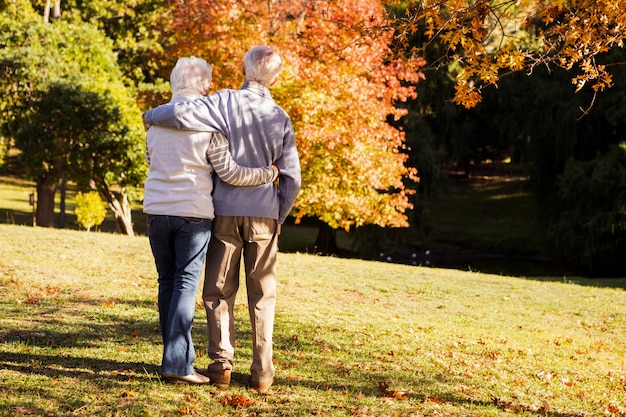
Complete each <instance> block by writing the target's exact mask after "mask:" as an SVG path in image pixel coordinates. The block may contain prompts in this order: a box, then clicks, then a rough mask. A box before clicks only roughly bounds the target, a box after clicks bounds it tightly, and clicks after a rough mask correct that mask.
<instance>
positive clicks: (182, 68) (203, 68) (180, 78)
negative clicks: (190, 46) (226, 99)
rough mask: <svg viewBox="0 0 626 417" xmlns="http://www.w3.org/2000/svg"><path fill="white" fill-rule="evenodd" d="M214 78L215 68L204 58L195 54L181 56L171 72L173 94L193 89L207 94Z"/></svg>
mask: <svg viewBox="0 0 626 417" xmlns="http://www.w3.org/2000/svg"><path fill="white" fill-rule="evenodd" d="M212 79H213V69H212V68H211V66H210V65H209V64H208V63H207V62H206V61H205V60H204V59H202V58H196V57H195V56H190V57H185V58H180V59H179V60H178V62H176V66H175V67H174V69H173V70H172V73H171V74H170V85H171V86H172V94H173V95H177V93H179V92H180V91H181V90H185V89H191V90H195V91H197V92H198V93H200V94H202V95H203V96H204V95H207V94H208V93H209V88H210V87H211V80H212Z"/></svg>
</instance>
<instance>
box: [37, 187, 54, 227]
mask: <svg viewBox="0 0 626 417" xmlns="http://www.w3.org/2000/svg"><path fill="white" fill-rule="evenodd" d="M56 190H57V183H56V178H54V177H50V176H47V175H40V176H39V178H37V208H36V209H35V223H36V225H37V226H42V227H54V195H55V194H56Z"/></svg>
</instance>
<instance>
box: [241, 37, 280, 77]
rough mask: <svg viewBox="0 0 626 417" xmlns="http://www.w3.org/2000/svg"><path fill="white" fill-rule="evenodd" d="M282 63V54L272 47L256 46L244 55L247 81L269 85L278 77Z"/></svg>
mask: <svg viewBox="0 0 626 417" xmlns="http://www.w3.org/2000/svg"><path fill="white" fill-rule="evenodd" d="M282 64H283V61H282V59H281V58H280V55H278V54H277V53H276V52H274V50H273V49H272V48H270V47H269V46H255V47H254V48H252V49H250V50H249V51H248V52H247V53H246V55H245V56H244V57H243V70H244V73H245V78H246V81H256V82H259V83H261V84H263V85H265V86H267V87H269V86H270V85H272V83H274V81H276V78H278V74H279V73H280V68H281V66H282Z"/></svg>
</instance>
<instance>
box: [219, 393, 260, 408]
mask: <svg viewBox="0 0 626 417" xmlns="http://www.w3.org/2000/svg"><path fill="white" fill-rule="evenodd" d="M220 404H222V405H223V406H224V407H226V406H230V407H252V406H253V405H254V401H253V400H251V399H250V398H247V397H244V396H242V395H228V396H224V397H222V398H220Z"/></svg>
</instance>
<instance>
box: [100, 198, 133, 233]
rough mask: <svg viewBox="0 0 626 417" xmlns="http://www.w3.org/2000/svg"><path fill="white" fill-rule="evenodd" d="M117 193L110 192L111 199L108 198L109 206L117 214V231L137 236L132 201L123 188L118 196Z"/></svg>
mask: <svg viewBox="0 0 626 417" xmlns="http://www.w3.org/2000/svg"><path fill="white" fill-rule="evenodd" d="M115 194H116V193H113V192H109V197H110V198H109V199H108V200H107V201H108V203H109V207H110V208H111V210H112V211H113V215H114V216H115V223H116V225H117V231H118V232H120V233H124V234H127V235H128V236H135V232H134V231H133V220H132V211H131V208H130V203H129V202H128V196H127V195H126V193H125V192H124V189H122V192H121V193H118V194H119V197H120V198H118V197H117V196H116V195H115Z"/></svg>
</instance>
